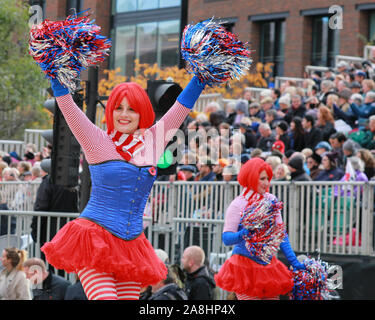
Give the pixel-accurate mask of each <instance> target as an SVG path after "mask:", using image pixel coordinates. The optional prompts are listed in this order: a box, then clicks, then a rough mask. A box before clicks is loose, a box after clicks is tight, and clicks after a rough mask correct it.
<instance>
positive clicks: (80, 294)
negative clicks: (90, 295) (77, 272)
mask: <svg viewBox="0 0 375 320" xmlns="http://www.w3.org/2000/svg"><path fill="white" fill-rule="evenodd" d="M64 300H87V297H86V294H85V291H84V290H83V287H82V283H81V281H77V282H76V283H75V284H71V285H69V287H67V288H66V291H65V298H64Z"/></svg>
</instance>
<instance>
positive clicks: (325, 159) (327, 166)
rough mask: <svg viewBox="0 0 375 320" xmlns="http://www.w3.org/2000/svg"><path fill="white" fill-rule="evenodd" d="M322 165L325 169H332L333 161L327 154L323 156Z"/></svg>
mask: <svg viewBox="0 0 375 320" xmlns="http://www.w3.org/2000/svg"><path fill="white" fill-rule="evenodd" d="M322 165H323V167H324V169H325V170H329V169H331V163H330V162H329V159H328V157H327V156H324V157H323V158H322Z"/></svg>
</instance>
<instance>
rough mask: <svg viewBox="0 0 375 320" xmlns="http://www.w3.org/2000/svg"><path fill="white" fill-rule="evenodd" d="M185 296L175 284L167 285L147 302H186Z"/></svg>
mask: <svg viewBox="0 0 375 320" xmlns="http://www.w3.org/2000/svg"><path fill="white" fill-rule="evenodd" d="M187 299H188V298H187V295H186V293H185V292H184V290H182V289H181V288H180V287H179V286H178V285H177V284H175V283H168V284H167V285H165V286H164V287H162V288H160V289H159V290H158V291H156V292H155V293H154V294H153V295H152V296H151V297H150V298H148V299H147V300H187Z"/></svg>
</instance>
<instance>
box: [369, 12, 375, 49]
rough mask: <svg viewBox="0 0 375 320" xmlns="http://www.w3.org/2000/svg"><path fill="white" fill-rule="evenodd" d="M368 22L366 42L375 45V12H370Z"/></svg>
mask: <svg viewBox="0 0 375 320" xmlns="http://www.w3.org/2000/svg"><path fill="white" fill-rule="evenodd" d="M368 20H369V28H368V31H369V32H368V33H369V34H368V40H369V41H371V42H373V43H375V11H371V12H370V14H369V18H368Z"/></svg>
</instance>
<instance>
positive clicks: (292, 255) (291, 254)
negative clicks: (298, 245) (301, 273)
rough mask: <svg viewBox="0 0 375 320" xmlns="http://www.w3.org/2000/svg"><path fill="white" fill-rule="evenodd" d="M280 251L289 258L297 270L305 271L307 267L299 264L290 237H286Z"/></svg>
mask: <svg viewBox="0 0 375 320" xmlns="http://www.w3.org/2000/svg"><path fill="white" fill-rule="evenodd" d="M280 249H281V251H282V252H283V253H284V256H285V257H286V258H287V260H288V262H289V263H290V264H291V265H292V266H293V268H294V269H296V270H304V269H306V266H305V265H304V264H303V263H301V262H299V261H298V259H297V257H296V254H295V253H294V251H293V249H292V246H291V245H290V242H289V237H288V235H286V236H285V238H284V241H283V242H282V243H281V244H280Z"/></svg>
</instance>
